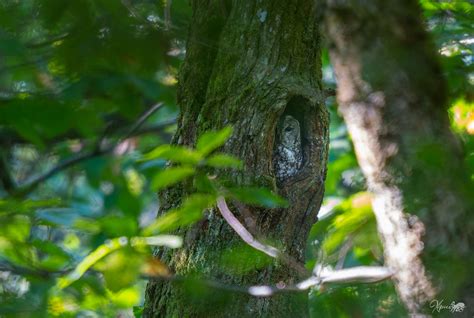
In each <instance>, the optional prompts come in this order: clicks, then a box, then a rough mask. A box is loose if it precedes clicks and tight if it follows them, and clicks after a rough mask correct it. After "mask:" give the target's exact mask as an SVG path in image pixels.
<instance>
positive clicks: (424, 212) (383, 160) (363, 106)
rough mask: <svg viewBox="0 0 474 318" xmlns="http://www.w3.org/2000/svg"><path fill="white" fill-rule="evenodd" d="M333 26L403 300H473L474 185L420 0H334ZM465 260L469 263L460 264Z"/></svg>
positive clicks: (348, 101) (329, 25) (416, 304)
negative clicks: (472, 191)
mask: <svg viewBox="0 0 474 318" xmlns="http://www.w3.org/2000/svg"><path fill="white" fill-rule="evenodd" d="M325 25H326V32H327V37H328V39H329V42H330V44H329V51H330V56H331V61H332V63H333V66H334V70H335V73H336V77H337V79H338V94H337V98H338V102H339V111H340V113H341V114H342V116H343V117H344V119H345V122H346V124H347V127H348V130H349V132H350V135H351V137H352V140H353V143H354V147H355V151H356V154H357V158H358V161H359V164H360V166H361V169H362V171H363V173H364V175H365V177H366V178H367V183H368V187H369V189H370V190H371V191H372V192H373V193H374V194H375V199H374V202H373V208H374V212H375V214H376V218H377V224H378V230H379V233H380V237H381V239H382V241H383V244H384V250H385V261H386V263H387V265H388V266H389V267H391V268H392V270H393V271H394V272H395V276H394V278H395V284H396V287H397V290H398V293H399V296H400V298H401V300H402V301H403V302H404V303H405V305H406V307H407V308H408V310H409V311H410V312H411V313H414V314H420V313H422V312H423V306H424V305H425V304H427V302H429V301H431V300H432V299H434V297H435V295H436V294H437V293H439V295H438V296H437V298H438V299H442V298H443V297H444V296H445V297H446V300H445V302H448V303H450V302H451V301H464V302H468V303H469V302H471V303H472V299H469V297H470V296H469V292H468V290H469V289H466V288H471V292H470V293H471V295H472V278H469V277H472V274H469V273H467V270H468V268H469V264H472V235H471V237H470V238H469V236H470V233H472V229H473V228H474V227H473V224H472V221H470V219H469V212H472V205H471V204H472V202H469V199H468V195H467V192H468V191H469V183H468V182H464V181H461V180H466V176H465V175H463V173H465V170H463V163H462V151H461V148H460V144H459V143H458V141H457V140H456V139H455V137H454V136H453V135H452V133H451V132H450V126H449V120H448V114H447V109H446V104H447V100H446V94H445V92H446V89H445V83H444V81H443V77H442V74H441V70H440V67H439V65H438V61H437V57H436V55H435V50H434V47H433V46H432V45H431V43H430V41H429V39H428V38H427V34H426V32H425V30H424V25H423V22H422V20H421V15H420V10H419V8H418V3H417V2H416V1H412V0H403V1H398V0H397V1H395V0H372V1H368V2H367V1H357V0H351V1H336V0H328V1H326V10H325ZM423 235H424V236H423ZM422 251H423V255H422ZM458 261H460V262H461V263H462V264H464V266H465V267H464V268H456V269H451V268H450V264H452V263H456V262H458ZM440 264H442V268H441V269H440V268H436V267H435V265H440ZM426 268H427V269H428V271H427V270H426ZM471 270H472V267H471ZM430 274H431V275H430ZM469 285H470V286H471V287H467V286H469ZM468 306H469V305H468Z"/></svg>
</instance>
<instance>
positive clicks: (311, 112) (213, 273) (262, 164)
mask: <svg viewBox="0 0 474 318" xmlns="http://www.w3.org/2000/svg"><path fill="white" fill-rule="evenodd" d="M192 6H193V10H194V11H193V17H192V22H191V26H190V33H189V38H188V44H187V53H186V54H187V55H186V59H185V62H184V65H183V66H182V69H181V72H180V82H179V92H178V103H179V104H180V106H181V117H180V120H179V126H178V131H177V134H176V136H175V140H174V142H175V143H178V144H181V145H189V146H192V145H194V144H195V142H196V138H197V137H198V136H199V135H200V134H201V133H203V132H204V131H207V130H210V129H219V128H222V127H223V126H225V125H232V126H233V127H234V133H233V136H232V137H231V138H230V140H229V141H228V142H227V144H226V145H225V147H224V149H223V151H226V152H228V153H231V154H233V155H235V156H236V157H238V158H240V159H242V160H243V161H244V164H245V169H244V171H243V172H239V173H232V174H230V175H229V177H230V178H231V179H232V181H233V182H236V183H237V184H240V185H246V184H252V185H259V186H264V187H269V188H273V189H274V190H275V191H277V192H278V193H279V194H281V195H282V196H284V197H286V198H287V199H288V200H289V203H290V204H289V207H288V208H285V209H283V208H282V209H262V208H249V210H250V213H251V214H252V216H253V218H254V219H255V220H256V226H255V227H256V228H257V229H258V231H259V232H260V233H261V235H262V237H264V238H266V239H269V240H270V241H271V242H273V243H272V244H274V245H277V246H279V247H280V248H281V249H283V250H284V251H285V252H286V253H287V254H290V255H291V256H293V257H294V258H296V259H298V260H300V261H302V260H303V259H304V250H305V242H306V239H307V234H308V232H309V229H310V227H311V226H312V224H314V222H315V221H316V219H317V213H318V210H319V207H320V204H321V200H322V198H323V192H324V179H325V175H326V161H327V154H328V137H329V136H328V134H329V132H328V127H329V122H328V120H329V119H328V113H327V111H326V109H325V106H324V96H323V92H322V87H321V62H320V35H319V28H318V25H317V23H316V18H315V17H316V11H315V8H314V1H312V0H299V1H270V0H268V1H258V2H257V1H232V3H230V2H224V1H219V0H215V1H214V0H195V1H192ZM286 116H291V117H293V118H294V119H296V120H297V121H298V125H297V126H299V127H300V129H301V132H300V138H301V142H300V143H301V148H302V149H301V151H302V156H303V160H302V164H301V165H300V166H299V168H298V171H297V172H296V173H294V174H292V175H291V176H290V177H288V178H286V179H284V180H277V178H276V175H275V171H274V170H275V164H274V160H275V158H274V154H275V149H277V146H278V145H276V144H275V143H276V139H277V138H276V131H277V130H278V127H277V126H278V125H279V123H281V122H282V118H286ZM185 194H186V189H185V187H176V188H173V189H171V190H169V191H166V192H165V193H162V194H161V201H162V208H161V210H162V211H166V210H168V209H169V208H171V207H173V206H174V205H176V204H178V203H179V201H180V199H181V198H182V197H183V196H184V195H185ZM233 211H234V213H236V214H237V217H239V218H240V219H241V221H242V223H244V224H245V222H244V221H243V220H242V219H243V218H242V215H239V214H238V210H237V209H235V208H234V209H233ZM182 234H183V235H184V236H185V242H186V243H185V247H184V248H183V249H182V250H180V251H179V252H177V253H170V252H169V251H159V252H158V257H160V259H162V260H163V261H165V262H166V263H167V264H169V265H170V266H171V268H172V269H173V270H174V271H175V272H176V273H177V274H179V275H190V274H193V273H199V274H202V275H204V276H205V277H207V278H211V279H215V280H219V281H221V282H223V283H226V284H230V285H253V284H268V283H278V282H280V281H282V282H285V283H291V282H294V281H295V280H296V279H297V275H296V274H295V273H294V272H293V271H292V270H291V269H289V268H287V267H286V266H284V265H282V264H281V263H277V262H273V263H272V264H271V265H270V266H267V267H265V268H263V269H258V270H257V269H255V270H251V271H246V272H245V273H231V272H229V271H227V270H226V269H225V268H222V266H221V265H220V262H219V259H220V257H221V254H222V253H223V251H228V250H232V249H233V248H236V247H237V246H239V245H241V244H242V243H241V240H240V238H238V237H237V236H236V234H235V233H234V232H233V230H232V229H231V228H230V227H229V226H228V225H227V224H226V223H225V221H224V220H223V219H222V217H221V216H220V215H219V214H218V213H216V211H208V213H207V214H206V219H205V220H203V222H200V223H198V224H196V225H194V226H193V227H192V228H191V229H188V230H187V231H185V232H182ZM207 292H209V291H207ZM194 293H195V294H199V293H202V291H200V292H199V291H194ZM224 294H225V293H223V292H215V293H214V294H212V293H211V294H208V295H207V297H204V298H202V299H200V300H199V301H194V300H193V299H192V297H191V298H190V297H189V294H188V293H187V292H186V286H183V285H179V284H174V283H170V282H163V281H153V282H150V283H149V284H148V287H147V292H146V303H145V311H144V316H145V317H236V316H243V317H305V316H307V315H308V308H307V303H306V295H304V294H291V295H290V294H286V295H277V296H274V297H271V298H255V297H250V296H247V295H242V294H234V295H232V296H231V297H232V299H231V301H230V302H228V303H226V304H225V306H220V305H219V302H218V301H217V300H219V299H221V298H223V297H225V295H224Z"/></svg>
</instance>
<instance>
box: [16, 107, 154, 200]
mask: <svg viewBox="0 0 474 318" xmlns="http://www.w3.org/2000/svg"><path fill="white" fill-rule="evenodd" d="M162 106H163V104H162V103H158V104H156V105H153V106H152V107H151V108H150V109H149V110H147V111H146V112H145V113H144V114H143V115H142V116H140V118H138V120H137V121H136V122H135V124H133V125H132V127H131V128H130V129H129V131H128V132H127V133H126V134H125V136H124V137H123V138H120V139H119V140H118V141H117V142H116V143H114V144H113V145H109V146H103V145H102V142H99V143H98V146H97V147H96V148H95V149H93V150H92V151H89V152H85V153H80V154H77V155H76V156H73V157H71V158H68V159H66V160H64V161H62V162H60V163H59V164H57V165H56V166H55V167H53V168H51V169H50V170H48V171H47V172H45V173H44V174H42V175H40V176H38V177H35V178H33V179H32V180H31V181H29V182H27V183H26V184H25V185H22V186H20V187H18V188H16V189H15V190H14V191H13V193H12V195H13V196H16V197H21V196H24V195H26V194H28V193H30V192H31V191H33V190H34V189H35V188H36V187H37V186H38V185H39V184H40V183H42V182H44V181H46V180H47V179H49V178H51V177H52V176H54V175H56V174H57V173H59V172H61V171H63V170H65V169H67V168H69V167H71V166H74V165H76V164H78V163H80V162H83V161H86V160H89V159H92V158H96V157H100V156H103V155H105V154H108V153H109V152H111V151H113V150H114V149H115V148H116V147H117V146H118V145H120V144H121V143H122V142H123V141H124V140H126V139H128V138H130V137H131V136H133V135H134V134H135V133H137V131H138V129H139V128H140V126H141V125H143V123H145V121H146V120H147V119H148V118H149V117H150V116H151V115H152V114H153V113H155V112H156V111H157V110H158V109H160V108H161V107H162Z"/></svg>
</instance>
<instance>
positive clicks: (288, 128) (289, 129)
mask: <svg viewBox="0 0 474 318" xmlns="http://www.w3.org/2000/svg"><path fill="white" fill-rule="evenodd" d="M292 130H293V128H292V127H286V128H285V131H292Z"/></svg>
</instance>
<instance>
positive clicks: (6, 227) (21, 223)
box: [0, 215, 31, 242]
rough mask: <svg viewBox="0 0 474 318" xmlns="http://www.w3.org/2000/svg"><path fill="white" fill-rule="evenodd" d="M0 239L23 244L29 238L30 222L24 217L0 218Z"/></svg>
mask: <svg viewBox="0 0 474 318" xmlns="http://www.w3.org/2000/svg"><path fill="white" fill-rule="evenodd" d="M0 223H1V224H2V226H0V237H5V238H7V239H8V240H11V241H16V242H25V241H26V240H27V239H28V237H29V236H30V228H31V221H30V218H28V217H27V216H25V215H15V216H12V217H2V218H0Z"/></svg>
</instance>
